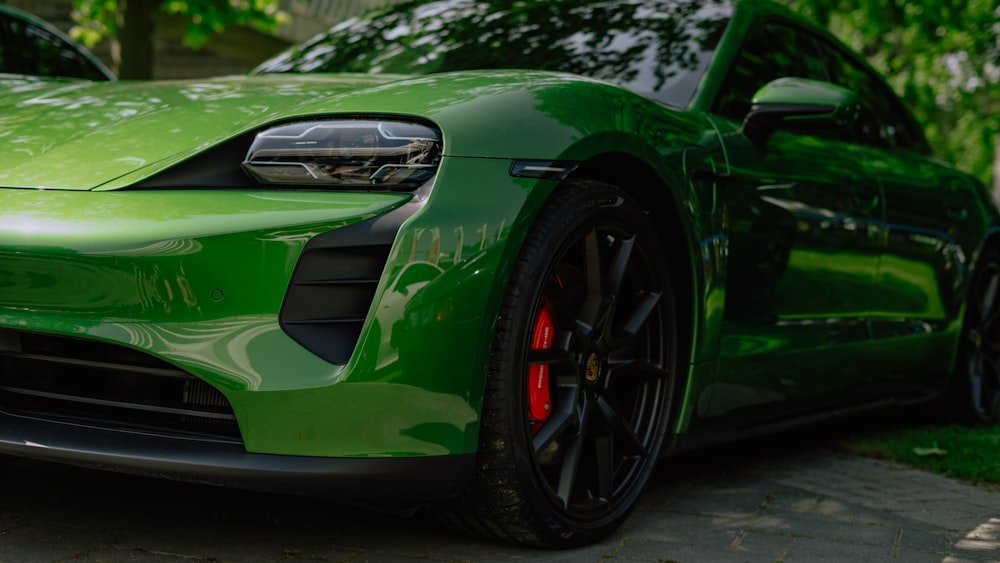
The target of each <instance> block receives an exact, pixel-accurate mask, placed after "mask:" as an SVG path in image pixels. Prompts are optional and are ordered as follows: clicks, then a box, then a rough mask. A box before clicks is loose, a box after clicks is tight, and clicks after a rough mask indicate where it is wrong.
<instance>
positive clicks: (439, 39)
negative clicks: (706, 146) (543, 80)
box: [255, 0, 731, 105]
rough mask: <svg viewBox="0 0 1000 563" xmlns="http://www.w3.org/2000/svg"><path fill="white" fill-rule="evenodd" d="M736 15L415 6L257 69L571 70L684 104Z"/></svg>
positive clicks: (717, 5) (668, 1) (654, 7)
mask: <svg viewBox="0 0 1000 563" xmlns="http://www.w3.org/2000/svg"><path fill="white" fill-rule="evenodd" d="M730 14H731V8H730V7H729V5H728V4H725V3H722V2H719V1H716V0H646V1H643V2H598V3H594V2H584V1H581V0H564V1H549V2H524V1H513V0H506V1H503V0H493V1H480V0H444V1H435V2H410V3H407V4H402V5H399V6H398V7H396V8H394V9H390V10H387V11H384V12H381V13H379V14H377V15H373V16H369V17H367V18H362V19H358V20H352V21H349V22H346V23H344V24H341V25H339V26H336V27H334V28H332V29H331V30H330V31H329V32H328V33H326V34H322V35H320V36H317V37H315V38H313V39H311V40H309V41H307V42H306V43H304V44H302V45H300V46H298V47H297V48H294V49H292V50H289V51H287V52H285V53H283V54H282V55H279V56H278V57H276V58H274V59H272V60H270V61H267V62H265V63H264V64H262V65H261V66H260V67H258V68H257V69H256V71H255V72H360V73H400V74H429V73H436V72H446V71H454V70H471V69H491V68H523V69H535V70H553V71H563V72H572V73H576V74H581V75H584V76H589V77H592V78H599V79H603V80H608V81H611V82H615V83H618V84H621V85H623V86H625V87H627V88H630V89H632V90H634V91H636V92H640V93H642V94H646V95H649V96H651V97H654V98H656V99H659V100H662V101H665V102H668V103H671V104H674V105H686V104H687V103H688V101H689V100H690V99H691V96H692V94H693V93H694V91H695V89H696V88H697V86H698V82H699V80H700V79H701V75H702V73H703V72H704V69H705V67H706V66H707V64H708V61H709V59H710V58H711V55H712V52H713V50H714V49H715V46H716V44H717V43H718V41H719V38H720V37H721V35H722V32H723V30H724V29H725V26H726V24H727V23H728V20H729V17H730Z"/></svg>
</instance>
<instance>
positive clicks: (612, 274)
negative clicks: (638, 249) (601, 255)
mask: <svg viewBox="0 0 1000 563" xmlns="http://www.w3.org/2000/svg"><path fill="white" fill-rule="evenodd" d="M634 247H635V236H632V237H629V238H627V239H622V240H621V241H620V243H619V245H618V250H617V252H615V255H614V257H613V258H612V259H611V268H610V269H609V270H608V278H607V290H606V291H605V296H606V297H608V298H611V299H614V298H615V297H617V295H618V292H619V291H621V288H622V280H624V279H625V271H626V269H627V268H628V263H629V260H630V259H631V258H632V249H633V248H634Z"/></svg>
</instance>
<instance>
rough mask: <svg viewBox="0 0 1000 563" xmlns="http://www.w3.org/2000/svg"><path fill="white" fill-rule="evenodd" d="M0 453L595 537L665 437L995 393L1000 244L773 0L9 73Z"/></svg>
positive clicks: (465, 4)
mask: <svg viewBox="0 0 1000 563" xmlns="http://www.w3.org/2000/svg"><path fill="white" fill-rule="evenodd" d="M0 148H2V150H0V155H2V156H0V186H2V188H3V189H0V452H2V453H6V454H11V455H16V456H24V457H31V458H37V459H44V460H52V461H58V462H65V463H72V464H78V465H83V466H89V467H97V468H102V469H111V470H116V471H123V472H131V473H138V474H144V475H153V476H158V477H167V478H173V479H183V480H188V481H195V482H204V483H214V484H221V485H228V486H236V487H246V488H252V489H261V490H274V491H289V492H297V493H307V494H314V495H317V496H324V497H333V498H336V499H341V500H345V501H368V502H382V503H399V504H400V505H403V504H405V505H406V506H416V505H423V506H427V507H428V508H429V510H431V511H433V512H434V513H435V514H436V515H438V516H439V517H440V518H441V519H443V520H444V521H446V522H448V523H451V524H452V525H454V526H456V527H458V528H460V529H464V530H467V531H470V532H473V533H477V534H481V535H483V536H486V537H491V538H500V539H504V540H512V541H516V542H522V543H526V544H532V545H540V546H548V547H568V546H573V545H580V544H584V543H588V542H593V541H596V540H598V539H600V538H602V537H604V536H606V535H607V534H609V533H611V532H612V531H613V530H614V529H615V528H616V527H617V526H619V525H620V524H621V523H622V522H623V521H624V520H625V519H626V517H627V516H628V514H629V512H630V510H631V509H632V508H633V507H634V505H635V504H636V501H637V499H638V497H639V496H640V494H641V492H642V490H643V488H644V486H645V485H646V483H647V482H648V481H649V479H650V475H651V472H652V470H653V467H654V464H655V463H656V462H657V460H658V459H660V458H663V457H665V456H668V455H670V454H673V453H676V452H680V451H684V450H688V449H691V448H695V447H701V446H705V445H707V444H712V443H718V442H722V441H726V440H733V439H737V438H740V437H744V436H751V435H757V434H760V433H763V432H769V431H774V430H778V429H783V428H788V427H790V426H794V425H799V424H804V423H810V422H815V421H819V420H824V419H828V418H830V417H834V416H840V415H844V414H849V413H854V412H858V411H861V410H864V409H869V408H877V407H886V406H889V405H906V404H911V403H914V404H915V403H920V402H927V403H931V402H933V403H935V404H940V405H942V406H943V408H947V409H948V411H949V412H951V413H952V414H953V415H954V416H956V417H959V418H961V419H963V420H966V421H970V422H983V421H985V422H993V421H996V420H997V419H998V417H1000V376H998V366H997V362H998V359H1000V354H998V352H1000V338H998V337H1000V335H998V332H997V331H998V324H997V322H996V321H997V318H998V316H1000V301H998V297H1000V296H998V287H1000V238H998V234H1000V233H998V230H997V226H998V212H997V208H996V206H995V205H994V203H993V201H992V199H991V197H990V196H989V194H988V193H987V191H986V190H985V188H984V187H983V186H982V185H980V184H978V183H977V182H976V181H975V180H973V179H972V178H970V177H968V176H966V175H964V174H962V173H959V172H957V171H955V170H953V169H951V168H949V167H948V166H946V165H944V164H942V163H940V162H938V161H936V160H935V159H934V158H933V157H932V156H931V154H930V151H929V149H928V145H927V142H926V140H925V138H924V136H923V134H922V133H921V131H920V129H919V128H918V126H917V125H916V123H915V122H914V120H913V118H912V117H911V115H910V114H909V113H908V112H907V110H906V109H905V108H904V107H903V106H902V104H901V103H900V101H899V100H898V99H897V97H896V96H895V95H894V94H893V93H892V92H891V90H890V89H889V88H888V87H887V86H886V85H885V83H884V82H883V81H882V80H881V79H879V78H878V77H877V76H876V75H875V74H874V73H873V72H872V70H871V69H870V68H869V67H868V66H867V65H866V64H865V63H864V62H863V61H861V60H860V59H859V58H858V57H857V56H856V55H854V54H852V53H850V52H849V51H847V50H846V49H845V48H844V47H843V46H842V45H841V44H840V43H838V42H837V41H836V40H834V39H833V38H832V37H831V36H830V35H829V34H827V33H826V32H824V31H822V30H820V29H818V28H817V27H816V26H814V25H812V24H810V23H808V22H806V21H803V20H802V19H801V18H799V17H797V16H796V15H794V14H793V13H791V12H790V11H788V10H787V9H784V8H782V7H780V6H778V5H775V4H772V3H769V2H766V1H764V0H742V1H739V2H732V3H730V2H722V1H707V2H706V1H703V0H644V1H634V2H633V1H624V2H604V1H601V2H592V1H571V0H563V1H549V2H542V1H536V2H529V1H523V0H518V1H513V0H493V1H486V0H444V1H437V2H426V1H423V2H409V3H406V4H401V5H398V6H395V7H393V8H392V9H386V10H383V11H381V12H379V13H376V14H374V15H372V16H369V17H365V18H362V19H357V20H352V21H349V22H345V23H343V24H341V25H338V26H336V27H335V28H333V29H332V30H330V32H329V33H327V34H322V35H320V36H318V37H316V38H314V39H312V40H310V41H307V42H306V43H304V44H302V45H299V46H297V47H295V48H293V49H291V50H289V51H288V52H286V53H283V54H281V55H279V56H277V57H275V58H274V59H272V60H270V61H267V62H265V63H263V64H262V65H261V66H260V67H259V68H258V69H257V70H256V71H254V73H252V74H251V75H250V76H241V77H227V78H219V79H213V80H193V81H171V82H130V81H121V82H97V81H93V82H91V81H84V80H44V79H37V78H27V77H23V76H16V75H3V76H0Z"/></svg>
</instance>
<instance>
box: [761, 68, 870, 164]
mask: <svg viewBox="0 0 1000 563" xmlns="http://www.w3.org/2000/svg"><path fill="white" fill-rule="evenodd" d="M750 104H751V105H750V111H749V112H748V113H747V116H746V118H744V119H743V134H744V135H746V136H747V138H749V139H750V141H751V142H753V144H754V145H756V146H757V148H759V149H761V150H763V149H764V147H766V146H767V142H768V141H769V140H770V139H771V135H773V134H774V132H775V131H776V130H777V129H778V126H779V125H780V124H781V122H782V121H784V120H789V121H792V120H794V121H802V122H815V123H816V124H817V125H822V126H826V127H830V126H833V127H836V128H840V129H844V128H847V127H848V126H850V125H851V124H852V123H854V120H855V119H857V117H858V112H859V111H860V103H859V101H858V95H857V94H855V93H854V92H853V91H851V90H848V89H847V88H842V87H840V86H837V85H835V84H830V83H829V82H821V81H819V80H809V79H806V78H779V79H777V80H774V81H771V82H768V83H767V84H765V85H764V86H763V87H761V89H760V90H757V93H756V94H754V96H753V99H752V100H751V102H750Z"/></svg>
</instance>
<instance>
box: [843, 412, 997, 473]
mask: <svg viewBox="0 0 1000 563" xmlns="http://www.w3.org/2000/svg"><path fill="white" fill-rule="evenodd" d="M835 445H836V446H837V447H839V448H842V449H844V450H846V451H848V452H850V453H853V454H858V455H865V456H869V457H878V458H881V459H889V460H893V461H898V462H901V463H904V464H906V465H910V466H913V467H919V468H922V469H928V470H931V471H935V472H938V473H941V474H944V475H947V476H948V477H955V478H959V479H963V480H966V481H971V482H973V483H976V484H979V485H985V486H989V487H991V488H993V487H1000V425H998V426H979V427H969V426H958V425H954V424H950V425H932V424H916V425H913V426H901V427H898V428H890V429H877V430H870V431H864V432H858V433H854V434H850V435H848V436H843V437H840V438H837V439H836V440H835Z"/></svg>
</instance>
